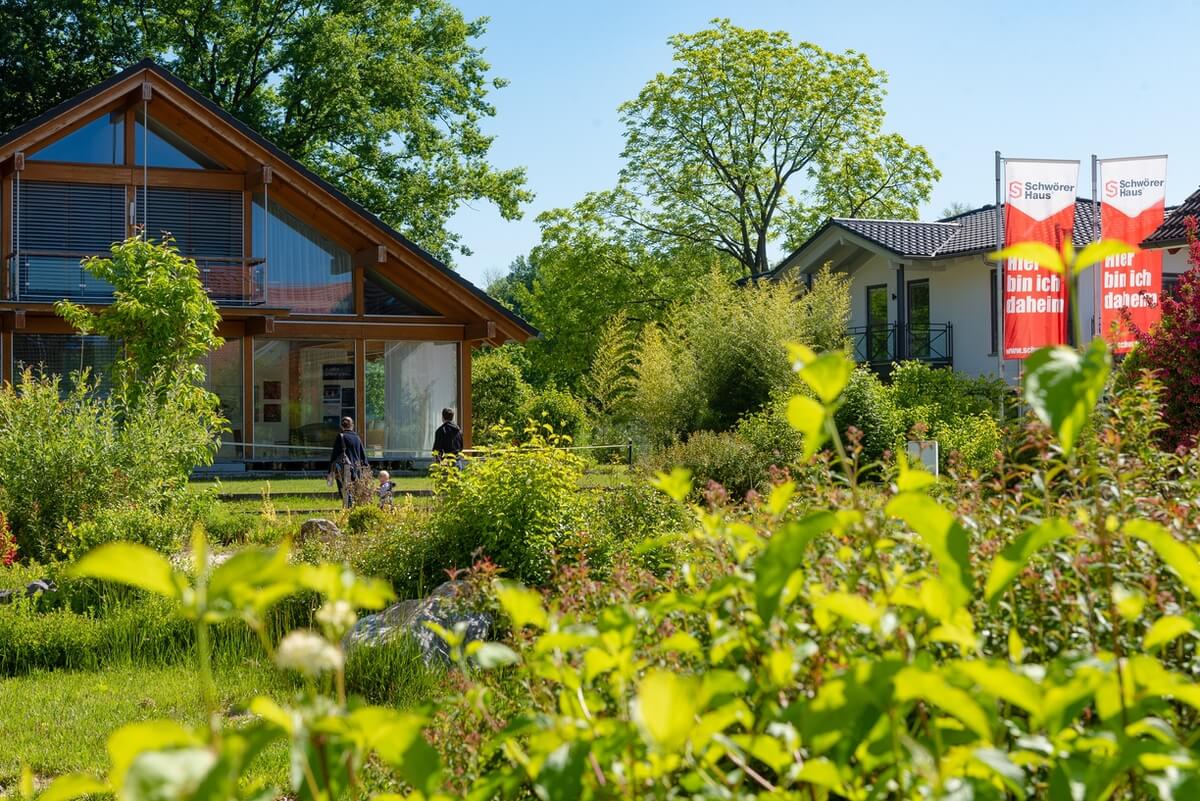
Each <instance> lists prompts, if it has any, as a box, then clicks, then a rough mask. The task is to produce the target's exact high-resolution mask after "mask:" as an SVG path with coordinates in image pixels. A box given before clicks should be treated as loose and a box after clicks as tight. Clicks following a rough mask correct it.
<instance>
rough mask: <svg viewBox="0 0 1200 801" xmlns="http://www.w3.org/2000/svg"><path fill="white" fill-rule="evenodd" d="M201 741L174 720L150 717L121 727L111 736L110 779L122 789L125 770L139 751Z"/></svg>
mask: <svg viewBox="0 0 1200 801" xmlns="http://www.w3.org/2000/svg"><path fill="white" fill-rule="evenodd" d="M199 744H200V739H199V738H198V737H197V736H196V735H195V734H193V733H192V732H190V731H188V730H187V729H185V728H184V727H183V726H181V725H179V724H178V723H176V722H175V721H173V720H148V721H143V722H141V723H130V724H127V725H125V726H122V727H121V728H119V729H117V730H116V731H114V732H113V733H112V734H110V735H109V737H108V760H109V764H110V765H111V766H112V767H111V768H110V769H109V772H108V781H109V783H110V784H111V785H112V786H113V788H114V789H115V790H117V791H118V792H120V791H121V788H122V787H124V785H125V773H126V771H128V770H129V767H130V765H132V764H133V761H134V760H135V759H137V757H138V755H139V754H141V753H143V752H145V751H159V750H162V749H166V748H185V747H188V746H194V745H199Z"/></svg>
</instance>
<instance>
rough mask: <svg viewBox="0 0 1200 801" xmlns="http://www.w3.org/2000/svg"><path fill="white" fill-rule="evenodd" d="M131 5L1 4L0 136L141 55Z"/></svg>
mask: <svg viewBox="0 0 1200 801" xmlns="http://www.w3.org/2000/svg"><path fill="white" fill-rule="evenodd" d="M133 12H134V5H133V4H132V3H119V2H117V3H106V2H102V0H0V20H3V24H2V25H0V130H4V131H7V130H10V129H11V128H14V127H16V126H17V125H19V124H20V123H22V122H24V121H25V120H28V119H31V118H33V117H36V116H37V115H39V114H41V113H42V112H43V111H46V110H47V109H49V108H51V107H52V106H54V105H55V104H56V103H60V102H62V101H63V100H66V99H67V98H69V97H71V96H73V95H75V94H77V93H79V92H81V91H83V90H84V89H86V88H87V87H89V86H91V85H93V84H96V83H99V82H100V81H102V80H104V79H105V78H107V77H108V76H109V75H111V74H112V72H113V70H114V69H119V68H121V67H125V66H128V65H129V64H132V63H133V62H135V61H137V60H138V59H139V58H140V57H141V55H142V53H143V45H142V36H141V29H140V27H139V26H138V25H136V24H135V20H134V14H133Z"/></svg>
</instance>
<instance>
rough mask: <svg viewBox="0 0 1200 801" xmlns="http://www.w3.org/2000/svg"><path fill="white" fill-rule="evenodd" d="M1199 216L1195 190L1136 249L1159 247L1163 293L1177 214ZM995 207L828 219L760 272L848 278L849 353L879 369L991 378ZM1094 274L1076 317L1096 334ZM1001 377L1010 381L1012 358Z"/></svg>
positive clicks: (1173, 266) (1175, 253)
mask: <svg viewBox="0 0 1200 801" xmlns="http://www.w3.org/2000/svg"><path fill="white" fill-rule="evenodd" d="M1094 209H1095V207H1094V206H1093V205H1092V201H1091V200H1090V199H1086V198H1079V199H1078V201H1077V203H1076V205H1075V226H1074V232H1073V237H1072V238H1073V240H1074V241H1075V243H1076V245H1077V246H1078V247H1083V246H1084V245H1085V244H1086V243H1088V242H1090V241H1091V240H1092V232H1093V230H1094V225H1093V222H1094V219H1095V214H1096V213H1097V212H1096V211H1094ZM1188 214H1198V215H1200V190H1198V191H1197V192H1196V193H1195V194H1193V195H1192V196H1191V197H1189V198H1188V199H1187V201H1185V202H1184V203H1183V204H1182V205H1180V206H1178V207H1175V208H1174V209H1171V208H1169V209H1168V210H1167V218H1166V220H1165V222H1164V223H1163V225H1162V227H1160V228H1159V229H1158V230H1157V231H1155V232H1154V234H1152V235H1151V236H1150V237H1148V238H1147V239H1146V241H1145V242H1144V243H1142V246H1143V247H1146V248H1156V249H1162V250H1163V251H1164V254H1163V291H1164V292H1169V291H1170V290H1171V288H1172V287H1173V286H1174V284H1175V283H1176V282H1177V281H1178V275H1179V274H1181V273H1183V272H1185V271H1186V270H1187V268H1188V265H1187V247H1186V246H1187V243H1186V239H1185V236H1184V230H1183V219H1184V217H1186V216H1187V215H1188ZM1003 220H1004V206H1003V205H1001V206H1000V209H999V210H997V208H996V207H995V206H994V205H987V206H982V207H980V208H977V209H973V210H971V211H967V212H964V213H962V214H957V215H955V216H953V217H946V218H944V219H941V220H938V221H936V222H918V221H910V220H866V219H843V218H833V219H830V220H828V221H826V223H825V224H824V225H822V226H821V228H820V229H819V230H818V231H817V232H816V233H815V234H813V235H812V236H811V237H810V238H809V239H808V241H806V242H805V243H804V244H803V245H801V246H800V247H799V248H797V249H796V250H795V251H794V252H793V253H792V254H790V255H789V256H788V257H787V258H785V259H784V260H783V261H782V262H781V263H780V264H779V266H778V267H776V268H775V269H774V270H773V271H772V272H771V273H770V277H772V278H780V277H783V276H796V277H798V278H799V279H800V280H802V281H803V280H807V279H808V277H809V276H812V275H814V274H815V273H817V272H818V271H819V270H820V269H821V267H822V266H823V265H825V264H829V265H831V267H832V269H833V270H834V271H835V272H844V273H848V274H849V275H850V277H851V304H850V334H851V337H852V339H853V342H854V354H855V358H856V359H857V360H858V361H860V362H865V363H868V364H870V365H871V366H872V367H874V368H875V369H876V370H878V371H879V372H881V373H886V372H887V371H888V370H889V369H890V367H891V364H892V363H893V362H897V361H903V360H905V359H918V360H921V361H926V362H929V363H931V364H934V365H938V366H945V367H952V368H954V369H956V370H961V371H963V372H966V373H970V374H972V375H989V374H990V375H999V374H1000V373H1001V369H1002V366H1001V362H1000V359H999V357H998V355H997V348H998V346H999V343H1000V340H1001V339H1002V336H1003V332H1002V331H1001V329H1000V321H999V319H998V315H997V302H996V291H997V289H998V287H997V285H996V273H995V270H996V264H995V263H993V262H991V261H989V260H988V259H987V258H986V257H987V254H989V253H992V252H994V251H995V250H996V242H997V241H998V236H997V234H998V233H1002V232H1003ZM1095 273H1096V271H1094V270H1089V271H1087V272H1086V273H1085V274H1084V275H1083V276H1082V277H1081V281H1080V287H1079V298H1080V303H1079V307H1080V308H1079V319H1080V321H1081V322H1082V324H1083V325H1084V327H1086V328H1087V330H1089V331H1092V332H1096V331H1097V330H1098V325H1097V322H1096V319H1095V308H1096V302H1095V293H1096V287H1095V285H1094V283H1093V282H1092V277H1093V275H1094V274H1095ZM1003 375H1004V376H1005V377H1006V378H1008V379H1009V380H1015V379H1016V377H1017V375H1018V363H1017V362H1015V361H1007V362H1005V363H1004V365H1003Z"/></svg>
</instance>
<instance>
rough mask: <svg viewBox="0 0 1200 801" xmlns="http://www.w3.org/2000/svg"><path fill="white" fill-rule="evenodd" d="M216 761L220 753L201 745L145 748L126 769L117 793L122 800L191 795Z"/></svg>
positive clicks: (147, 800) (157, 800)
mask: <svg viewBox="0 0 1200 801" xmlns="http://www.w3.org/2000/svg"><path fill="white" fill-rule="evenodd" d="M216 764H217V755H216V754H215V753H214V752H213V751H210V750H209V749H207V748H203V747H200V746H195V747H192V748H177V749H170V750H165V751H144V752H142V753H141V754H138V755H137V756H136V757H135V758H134V760H133V763H132V764H130V766H129V769H128V770H127V771H126V772H125V774H124V778H123V780H122V782H121V784H120V785H119V789H118V792H117V795H118V796H119V797H120V799H121V801H171V800H172V799H189V798H191V797H192V796H194V795H195V794H196V791H197V790H198V789H200V786H201V785H202V784H203V783H204V780H205V778H206V777H207V776H208V773H209V771H211V770H212V769H213V767H214V766H215V765H216ZM114 786H118V785H116V783H115V782H114Z"/></svg>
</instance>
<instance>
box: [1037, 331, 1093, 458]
mask: <svg viewBox="0 0 1200 801" xmlns="http://www.w3.org/2000/svg"><path fill="white" fill-rule="evenodd" d="M1111 369H1112V356H1111V355H1110V354H1109V352H1108V345H1107V343H1105V341H1104V339H1103V338H1102V337H1097V338H1095V339H1093V340H1092V341H1091V343H1090V344H1089V345H1088V346H1087V349H1086V350H1085V351H1084V352H1083V353H1082V354H1081V353H1080V352H1079V351H1077V350H1075V349H1074V348H1069V347H1066V346H1057V347H1052V348H1040V349H1038V350H1036V351H1034V352H1033V353H1032V354H1030V356H1029V358H1028V359H1026V360H1025V386H1024V391H1025V402H1026V403H1028V404H1029V406H1030V408H1032V409H1033V411H1034V413H1035V414H1036V415H1037V416H1038V418H1039V419H1040V420H1041V421H1042V422H1043V423H1045V424H1046V425H1048V426H1050V429H1051V430H1052V431H1053V432H1054V434H1055V435H1056V436H1057V437H1058V441H1059V444H1060V445H1062V449H1063V453H1064V454H1070V453H1071V451H1072V450H1073V449H1074V448H1075V442H1076V440H1077V439H1078V437H1079V432H1080V431H1082V430H1083V427H1084V425H1085V424H1086V423H1087V420H1088V416H1089V415H1090V414H1091V413H1092V409H1094V408H1095V407H1096V401H1097V400H1099V399H1100V393H1101V392H1102V391H1103V390H1104V382H1105V381H1106V380H1108V373H1109V371H1110V370H1111Z"/></svg>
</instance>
